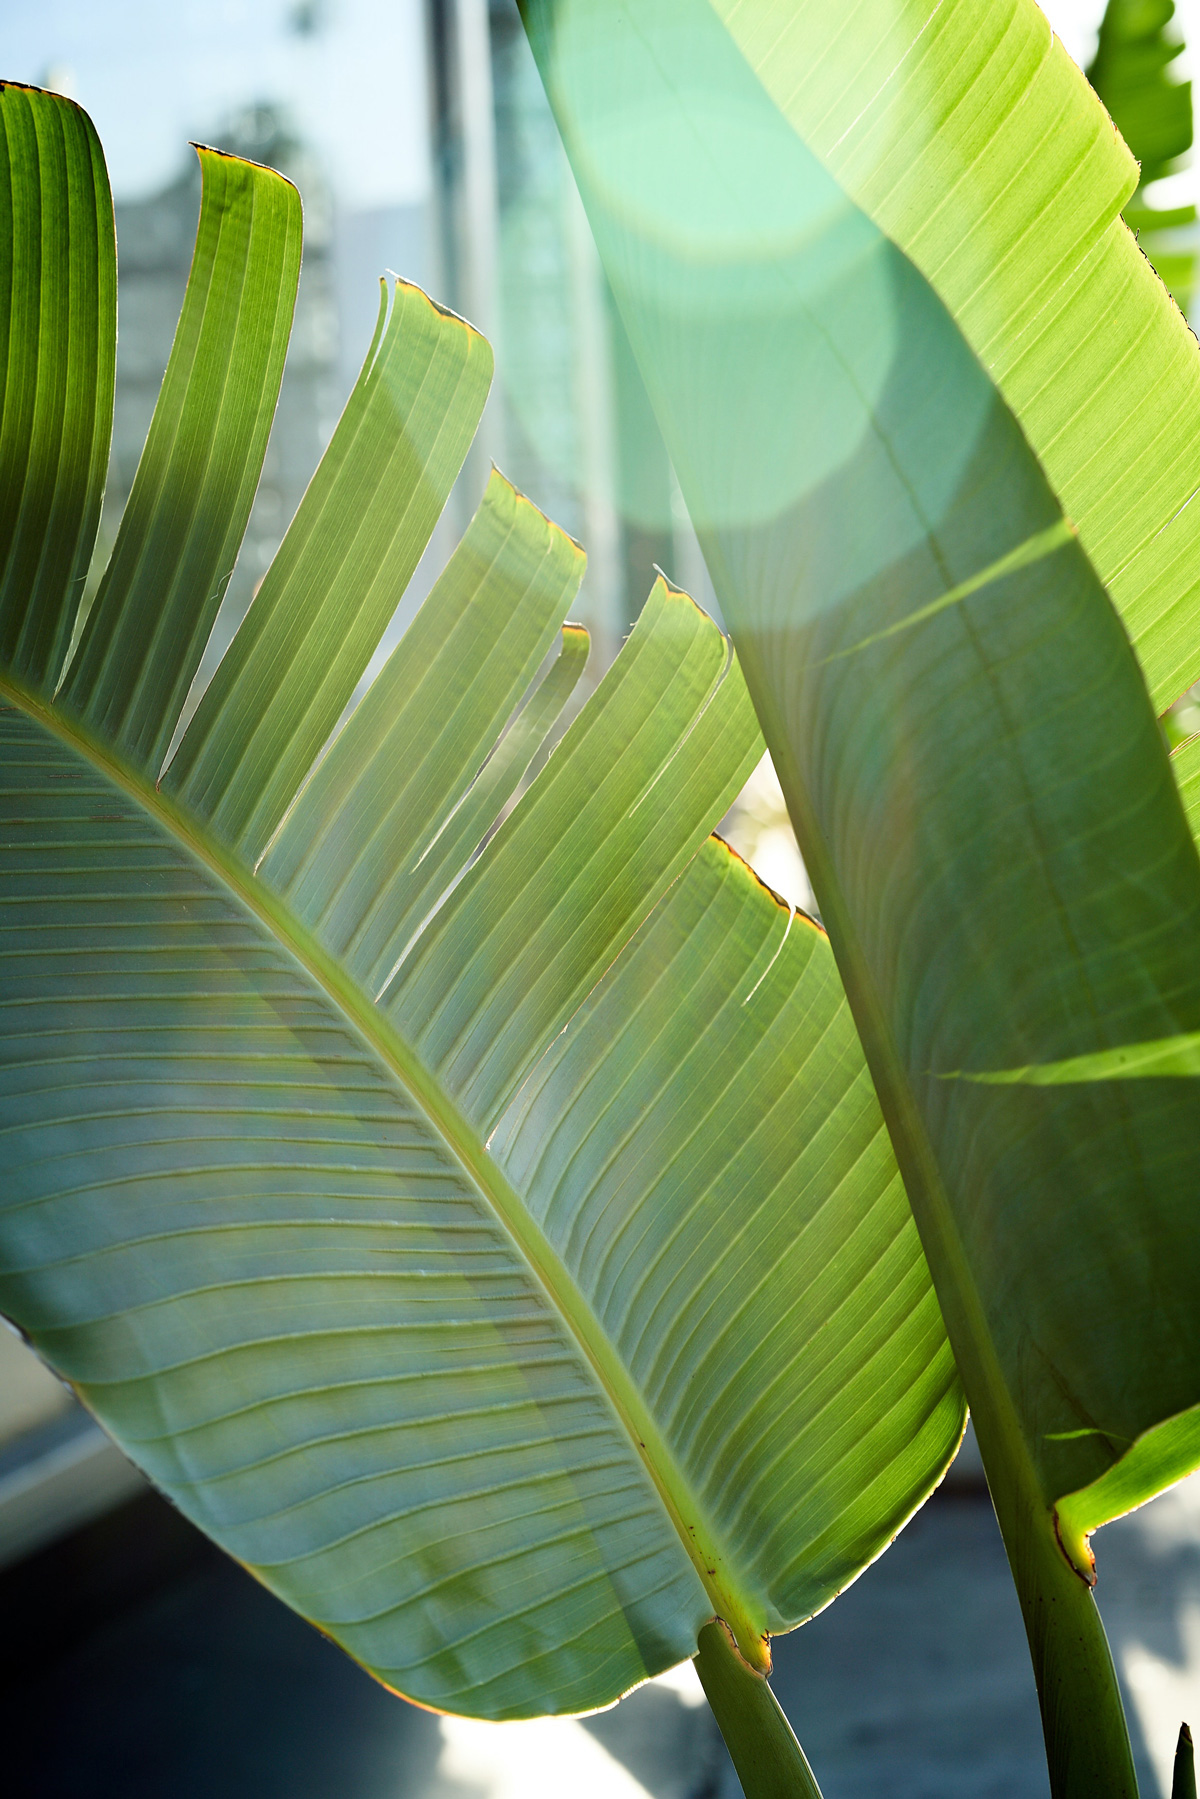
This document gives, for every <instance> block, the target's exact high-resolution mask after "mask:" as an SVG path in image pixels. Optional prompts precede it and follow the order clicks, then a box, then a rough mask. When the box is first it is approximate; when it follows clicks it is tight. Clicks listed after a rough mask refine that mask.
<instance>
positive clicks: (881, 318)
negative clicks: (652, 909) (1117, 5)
mask: <svg viewBox="0 0 1200 1799" xmlns="http://www.w3.org/2000/svg"><path fill="white" fill-rule="evenodd" d="M785 15H786V20H787V21H788V23H787V24H786V26H785ZM794 15H795V16H794ZM806 16H807V12H806V9H804V8H801V9H799V12H798V13H796V10H795V9H793V8H791V7H790V6H789V7H787V8H783V9H780V8H774V9H773V7H772V5H771V3H770V0H739V4H738V6H737V8H736V10H735V13H734V23H735V25H736V27H737V31H738V36H739V41H740V42H743V43H744V42H746V41H747V39H748V36H749V35H753V36H754V38H755V42H756V43H757V42H761V43H762V44H763V45H764V46H766V48H764V50H763V55H764V58H765V59H766V64H767V67H766V70H765V71H764V78H765V77H766V75H768V74H769V75H770V76H771V77H772V79H771V82H770V85H771V89H772V93H773V92H774V91H775V80H774V77H775V76H776V75H777V74H778V68H777V67H776V65H775V64H774V62H772V60H771V59H772V57H773V56H774V52H773V51H772V50H771V49H770V48H769V46H770V45H771V44H772V43H773V42H774V37H773V36H772V33H774V32H778V33H780V34H782V35H781V37H780V42H781V43H782V44H783V45H784V47H785V49H786V51H787V55H788V56H791V57H792V58H793V61H794V62H796V61H803V49H804V44H805V39H804V37H803V23H804V18H805V17H806ZM528 22H529V25H530V34H531V38H532V41H533V43H534V48H535V53H536V54H537V56H538V58H539V61H540V64H541V67H542V70H543V74H544V78H545V81H546V85H547V89H548V92H549V94H550V97H551V100H552V103H553V104H554V106H555V108H556V111H557V114H558V117H559V120H560V122H561V125H562V129H563V133H564V138H565V141H566V144H567V148H568V152H569V154H570V155H571V157H572V160H573V163H574V166H575V169H576V173H577V176H578V178H579V181H580V186H581V191H582V193H583V196H584V200H585V203H586V204H587V206H588V208H589V211H590V215H591V218H592V221H593V227H594V229H595V232H596V237H597V242H598V244H599V247H600V251H601V255H602V257H603V259H604V262H605V265H606V268H607V271H608V274H609V277H610V280H611V281H612V284H613V288H614V291H615V293H616V295H617V299H618V302H619V304H620V306H621V308H622V311H623V314H624V317H625V321H626V325H627V328H628V330H629V335H630V339H631V341H632V343H633V345H634V349H635V351H636V353H637V355H638V358H639V362H640V365H641V368H642V371H643V374H644V376H645V378H646V382H647V386H648V389H649V392H650V394H651V398H652V399H653V401H654V404H655V407H656V410H657V412H658V415H659V418H660V421H661V423H662V425H663V429H664V435H665V436H666V439H667V443H668V447H669V448H670V451H671V454H672V457H673V459H674V461H675V464H676V467H677V469H678V472H679V477H680V481H681V485H682V487H683V490H684V494H685V497H686V499H687V501H688V505H689V508H690V510H691V513H692V517H693V519H694V520H695V521H696V524H697V527H698V529H699V530H700V532H701V538H702V542H703V544H704V549H705V553H706V556H707V558H708V562H709V566H710V569H711V570H712V574H713V578H714V582H715V586H716V591H717V595H718V598H719V599H720V602H721V606H722V609H723V611H724V614H725V617H726V618H727V620H728V621H729V623H730V625H731V628H732V634H733V638H734V642H735V644H736V646H737V651H738V655H739V658H740V660H741V663H742V666H743V668H744V669H745V671H746V678H747V682H748V685H749V687H750V691H751V693H752V695H753V697H754V701H755V705H756V707H757V709H758V713H759V717H760V719H761V721H762V723H763V729H764V734H765V736H766V739H767V743H768V746H769V748H770V750H771V753H772V756H773V758H774V760H775V764H776V767H777V768H778V770H779V774H780V778H781V781H782V784H783V788H784V792H785V794H786V796H787V799H788V804H789V809H790V811H791V814H792V818H793V821H794V823H795V825H796V829H797V833H798V836H799V840H800V846H801V849H802V851H803V854H804V857H805V862H806V865H807V868H808V871H809V873H810V876H811V878H812V881H813V884H814V889H815V891H816V894H817V897H818V901H819V904H820V907H821V911H822V915H823V917H824V918H825V920H826V923H827V925H828V927H829V933H830V938H831V941H832V943H833V946H834V949H835V952H836V954H837V957H838V962H839V967H840V969H841V973H842V976H843V979H844V980H845V983H846V988H847V992H848V994H849V997H850V1000H851V1003H852V1005H853V1007H854V1011H855V1016H856V1019H857V1023H858V1027H859V1031H860V1033H861V1036H862V1039H863V1042H864V1045H865V1049H866V1053H867V1058H868V1061H869V1062H870V1065H871V1068H872V1073H873V1075H874V1078H875V1082H876V1086H877V1089H878V1091H879V1094H880V1097H881V1102H882V1105H883V1109H884V1113H885V1116H886V1117H887V1120H888V1124H889V1128H890V1130H891V1134H892V1139H893V1142H894V1144H895V1146H896V1150H897V1155H898V1159H899V1162H900V1166H901V1169H902V1170H903V1173H904V1176H905V1181H906V1185H907V1189H908V1193H909V1197H910V1200H911V1202H912V1205H913V1209H914V1213H915V1215H916V1218H917V1221H918V1224H919V1226H920V1229H921V1234H922V1240H923V1242H924V1245H925V1249H926V1254H927V1256H928V1258H929V1262H930V1266H931V1269H932V1271H933V1275H934V1280H935V1284H936V1285H937V1289H938V1293H939V1297H940V1300H941V1303H942V1310H943V1314H944V1315H945V1318H946V1322H947V1327H948V1329H949V1333H950V1337H951V1341H952V1343H953V1344H954V1348H955V1352H956V1355H957V1357H958V1362H959V1367H960V1370H961V1372H962V1375H963V1380H964V1385H965V1387H966V1390H967V1396H968V1400H969V1403H970V1405H971V1409H972V1413H973V1415H974V1418H975V1422H976V1426H977V1430H978V1434H979V1440H980V1445H981V1448H982V1452H983V1458H984V1463H985V1466H986V1468H987V1473H988V1478H989V1482H990V1484H991V1488H992V1493H993V1497H994V1499H995V1502H996V1507H997V1511H998V1514H999V1517H1000V1520H1001V1524H1002V1527H1003V1528H1004V1532H1005V1537H1006V1542H1007V1546H1008V1553H1009V1557H1010V1561H1011V1562H1012V1565H1013V1570H1014V1574H1015V1576H1016V1580H1017V1585H1018V1588H1019V1590H1020V1593H1021V1597H1022V1603H1023V1606H1024V1610H1025V1619H1026V1626H1027V1629H1028V1632H1029V1637H1030V1643H1031V1648H1032V1651H1033V1657H1034V1663H1035V1668H1036V1670H1037V1673H1038V1678H1039V1685H1040V1688H1041V1694H1042V1701H1043V1717H1044V1720H1045V1724H1046V1730H1047V1741H1048V1747H1049V1752H1050V1760H1051V1772H1052V1785H1053V1787H1054V1790H1055V1792H1056V1793H1058V1794H1066V1793H1070V1794H1072V1795H1075V1794H1078V1795H1084V1794H1087V1795H1089V1799H1094V1796H1095V1795H1096V1794H1098V1793H1106V1794H1108V1793H1112V1794H1117V1793H1128V1792H1132V1791H1133V1790H1134V1787H1133V1771H1132V1763H1131V1759H1130V1755H1129V1750H1128V1744H1127V1740H1126V1733H1125V1728H1124V1722H1123V1718H1122V1716H1121V1711H1120V1705H1119V1700H1118V1697H1117V1692H1116V1686H1115V1681H1114V1679H1113V1675H1112V1668H1111V1661H1110V1658H1109V1656H1108V1651H1107V1646H1106V1644H1105V1642H1104V1639H1103V1633H1102V1631H1101V1629H1100V1626H1099V1621H1098V1618H1097V1616H1096V1614H1095V1611H1094V1608H1093V1606H1092V1602H1091V1599H1090V1597H1089V1595H1088V1593H1087V1589H1086V1586H1085V1584H1084V1583H1085V1581H1087V1580H1090V1579H1091V1578H1092V1562H1091V1556H1090V1552H1089V1550H1088V1547H1087V1542H1086V1536H1087V1533H1088V1531H1089V1530H1091V1529H1092V1528H1094V1527H1095V1526H1096V1525H1097V1524H1099V1523H1101V1522H1103V1521H1104V1520H1105V1519H1106V1518H1109V1517H1111V1516H1113V1515H1114V1509H1115V1510H1122V1509H1127V1508H1128V1506H1130V1505H1132V1504H1136V1503H1138V1502H1139V1501H1140V1500H1141V1499H1144V1498H1146V1497H1148V1496H1149V1494H1151V1493H1153V1492H1155V1491H1157V1490H1158V1489H1159V1487H1160V1486H1161V1485H1162V1484H1164V1481H1166V1480H1170V1479H1175V1478H1178V1476H1179V1475H1180V1474H1182V1473H1184V1472H1186V1470H1187V1469H1188V1468H1189V1467H1192V1466H1194V1465H1196V1463H1197V1462H1198V1461H1200V1303H1197V1302H1198V1300H1200V1232H1198V1231H1197V1229H1196V1216H1197V1214H1196V1199H1195V1166H1196V1147H1197V1139H1198V1135H1200V1131H1198V1125H1197V1117H1198V1109H1197V1100H1196V1090H1195V1088H1194V1086H1193V1085H1192V1084H1191V1082H1190V1081H1189V1080H1187V1079H1184V1080H1179V1079H1175V1078H1171V1079H1162V1078H1157V1079H1156V1078H1145V1079H1136V1080H1133V1079H1127V1078H1124V1076H1123V1073H1120V1074H1119V1075H1118V1078H1105V1079H1100V1080H1096V1079H1092V1078H1088V1079H1082V1080H1072V1081H1063V1080H1050V1081H1047V1082H1045V1083H1037V1082H1031V1081H1028V1080H986V1079H980V1078H975V1077H978V1076H982V1075H987V1074H990V1073H994V1072H995V1071H1012V1070H1027V1069H1028V1068H1029V1067H1030V1066H1031V1065H1034V1064H1038V1065H1046V1064H1063V1063H1067V1062H1069V1061H1071V1059H1073V1058H1078V1057H1093V1056H1096V1055H1097V1054H1099V1053H1100V1052H1107V1051H1112V1050H1118V1049H1124V1048H1125V1047H1126V1046H1128V1045H1144V1044H1159V1043H1161V1042H1162V1041H1163V1040H1164V1039H1168V1038H1176V1037H1179V1036H1184V1037H1187V1036H1190V1035H1191V1034H1193V1033H1196V1032H1197V1031H1200V862H1198V860H1197V855H1196V850H1195V848H1194V846H1193V844H1192V841H1191V838H1190V836H1189V834H1188V831H1187V827H1186V824H1185V821H1184V817H1183V813H1182V810H1181V807H1180V803H1179V797H1178V794H1177V791H1176V788H1175V784H1174V782H1173V779H1172V775H1171V770H1170V767H1169V764H1168V761H1167V756H1166V752H1165V747H1164V744H1163V742H1162V738H1161V734H1160V732H1159V729H1158V726H1157V723H1156V720H1155V717H1154V714H1153V711H1152V709H1151V705H1150V702H1149V699H1148V696H1147V693H1146V688H1145V685H1144V683H1143V680H1142V677H1141V673H1140V671H1139V668H1138V664H1137V661H1136V659H1135V656H1134V654H1133V651H1132V649H1131V647H1130V644H1129V642H1128V640H1127V638H1126V636H1125V633H1124V631H1123V629H1122V626H1121V623H1120V621H1119V619H1118V618H1117V615H1116V614H1115V612H1114V610H1113V608H1112V606H1111V604H1110V602H1109V600H1108V597H1107V595H1106V593H1105V591H1104V588H1103V587H1102V585H1101V583H1100V580H1099V579H1098V577H1097V575H1096V572H1095V570H1094V569H1093V567H1092V565H1091V563H1090V562H1089V560H1088V558H1087V556H1086V555H1085V553H1084V550H1083V548H1082V547H1081V545H1080V543H1079V541H1078V538H1077V537H1076V534H1075V531H1074V528H1073V526H1072V525H1071V523H1070V521H1069V520H1068V519H1067V518H1066V517H1065V516H1064V514H1063V511H1062V509H1061V507H1060V505H1059V503H1058V501H1057V499H1056V497H1055V495H1054V493H1053V492H1052V490H1051V488H1050V486H1049V484H1048V483H1047V480H1046V478H1045V476H1044V474H1043V472H1042V470H1041V468H1040V467H1039V465H1038V463H1037V461H1036V459H1035V457H1034V455H1033V454H1032V452H1031V450H1030V448H1029V446H1028V444H1027V443H1026V440H1025V438H1024V437H1023V436H1022V433H1021V431H1020V429H1019V428H1018V426H1017V424H1016V422H1015V421H1014V419H1013V417H1012V414H1011V413H1010V411H1009V409H1008V407H1007V406H1006V404H1005V403H1004V400H1003V399H1002V397H1001V396H1000V394H999V392H998V391H997V390H996V388H995V387H994V386H993V384H992V382H991V380H990V379H989V377H988V375H987V373H986V372H985V370H984V368H983V367H982V366H981V364H980V363H979V362H978V361H977V360H976V358H975V356H974V355H973V353H972V352H971V350H970V348H969V347H968V345H967V343H966V342H965V341H964V339H963V337H962V335H961V334H960V332H959V330H958V329H957V327H956V325H955V324H954V322H953V320H952V319H951V318H950V316H949V314H948V313H947V312H946V310H945V308H944V307H943V306H942V304H941V302H940V301H939V299H938V297H937V295H936V294H935V293H934V291H933V289H932V288H931V287H930V286H929V284H928V283H927V282H926V281H925V280H924V278H923V277H922V275H921V274H920V272H919V271H918V270H917V269H916V268H915V267H914V266H913V264H912V263H911V262H909V261H908V260H907V259H906V258H905V257H904V256H903V255H902V253H901V252H900V251H899V250H898V249H897V248H896V246H895V245H894V244H893V243H892V242H890V241H889V239H888V238H886V237H885V236H883V234H882V233H881V232H880V231H879V230H878V229H877V227H876V226H875V225H874V224H873V223H872V222H871V220H870V219H869V218H868V217H867V216H866V215H865V214H864V213H863V212H862V211H860V210H859V208H858V207H857V206H856V205H854V203H853V202H852V200H850V199H849V198H848V197H847V195H846V194H845V193H844V192H843V191H842V189H841V188H839V186H838V185H837V184H836V183H835V181H834V180H833V178H832V177H831V175H830V174H829V173H828V171H827V170H826V169H825V168H824V167H823V166H822V164H821V163H820V162H819V161H818V160H817V158H816V157H815V156H814V155H813V154H812V152H811V150H810V149H809V147H808V146H807V144H806V143H805V142H804V141H803V140H802V138H801V136H800V135H799V134H798V132H797V130H796V129H795V128H794V126H793V123H792V122H790V119H791V114H790V113H789V116H788V117H785V116H784V114H783V112H781V111H780V110H779V109H778V108H777V106H776V104H775V102H774V100H773V99H772V97H771V94H769V93H768V92H767V91H766V89H765V88H764V86H763V85H762V82H760V80H759V78H758V75H757V74H756V73H755V71H754V70H753V69H752V68H751V67H750V66H749V64H748V63H747V61H746V60H745V58H744V57H743V55H742V52H741V50H740V49H739V47H738V44H737V43H735V42H734V39H733V37H732V36H731V35H730V34H729V32H727V31H726V29H725V27H724V26H723V24H722V23H721V21H720V19H719V18H718V17H717V14H716V13H715V12H714V10H713V9H712V8H711V7H710V6H709V5H708V4H707V0H644V3H639V4H638V5H637V6H636V7H626V6H621V5H614V4H612V3H610V0H606V3H605V4H604V5H600V4H598V3H594V0H564V4H562V5H561V6H555V5H554V4H552V3H551V0H539V3H538V4H536V5H533V6H531V8H530V10H529V13H528ZM752 28H753V30H752ZM858 35H859V34H858V31H857V28H856V33H855V34H854V36H855V41H856V42H857V41H858ZM787 66H788V68H790V67H791V66H792V65H791V64H790V63H789V64H788V65H787ZM958 123H961V121H959V122H958ZM956 128H957V125H956ZM947 154H949V151H947ZM1195 623H1196V621H1195V620H1194V619H1193V629H1195ZM1196 635H1197V637H1198V638H1200V632H1197V633H1196ZM1089 1072H1090V1074H1095V1072H1096V1067H1095V1065H1093V1067H1092V1069H1091V1070H1090V1071H1089ZM1060 1538H1061V1541H1060Z"/></svg>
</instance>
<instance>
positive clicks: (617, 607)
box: [563, 157, 625, 668]
mask: <svg viewBox="0 0 1200 1799" xmlns="http://www.w3.org/2000/svg"><path fill="white" fill-rule="evenodd" d="M563 161H564V168H563V196H564V204H563V211H564V215H565V216H564V221H563V223H564V230H565V233H566V240H567V256H568V269H569V272H570V295H571V316H572V323H573V325H574V333H573V336H574V349H575V356H574V362H575V369H574V374H575V416H576V420H577V426H578V443H579V483H580V488H581V499H582V502H583V537H584V542H583V547H584V549H585V550H586V551H587V553H588V567H587V575H586V576H585V579H584V587H583V596H582V597H583V599H584V601H585V602H586V610H587V616H586V618H585V621H584V622H585V623H587V624H588V625H589V626H590V627H591V629H592V634H593V638H594V640H595V656H596V664H597V666H598V668H606V667H607V666H608V664H609V663H610V662H611V661H612V659H613V657H614V656H615V655H616V653H617V651H618V650H619V649H620V647H621V632H622V627H623V625H624V622H625V621H624V607H623V605H622V577H623V568H622V563H621V526H620V521H619V519H618V517H617V507H616V496H615V492H614V470H615V467H616V422H615V419H614V417H613V392H612V357H611V354H610V343H609V327H608V314H607V310H606V308H605V304H604V290H603V285H602V284H603V280H604V277H603V274H602V271H601V268H600V258H599V256H598V255H597V252H596V246H595V243H594V242H593V241H592V231H591V226H590V225H589V224H588V222H587V215H586V213H585V212H584V210H583V201H582V200H581V199H580V198H579V190H578V188H577V187H576V186H575V180H574V177H573V176H572V174H571V172H570V170H569V169H568V168H566V167H565V162H566V159H565V157H564V159H563Z"/></svg>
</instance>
